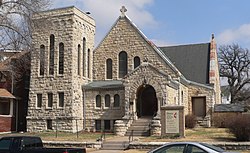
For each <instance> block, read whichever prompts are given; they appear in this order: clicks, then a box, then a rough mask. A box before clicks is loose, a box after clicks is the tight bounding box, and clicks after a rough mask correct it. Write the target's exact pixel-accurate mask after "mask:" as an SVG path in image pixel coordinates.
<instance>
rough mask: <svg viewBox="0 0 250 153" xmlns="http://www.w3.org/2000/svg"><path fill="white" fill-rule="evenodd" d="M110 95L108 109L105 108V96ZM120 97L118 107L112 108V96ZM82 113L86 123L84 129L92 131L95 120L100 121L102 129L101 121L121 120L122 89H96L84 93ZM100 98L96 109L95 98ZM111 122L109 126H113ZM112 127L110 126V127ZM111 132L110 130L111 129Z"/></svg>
mask: <svg viewBox="0 0 250 153" xmlns="http://www.w3.org/2000/svg"><path fill="white" fill-rule="evenodd" d="M107 94H108V95H110V107H105V95H107ZM115 94H118V95H119V96H120V107H114V95H115ZM84 95H85V98H84V101H85V104H84V107H85V108H84V113H85V115H84V116H85V118H84V120H85V121H86V122H85V123H86V124H85V126H86V127H85V128H86V129H87V130H92V129H93V126H94V124H95V120H102V128H103V127H104V124H103V120H111V121H112V122H113V121H114V120H117V119H121V118H122V117H123V116H124V114H125V113H124V110H125V109H124V107H125V105H124V89H123V88H116V89H96V90H87V91H84ZM97 95H100V96H101V107H100V108H99V107H96V96H97ZM112 122H111V124H113V123H112ZM111 127H112V125H111ZM111 130H112V129H111Z"/></svg>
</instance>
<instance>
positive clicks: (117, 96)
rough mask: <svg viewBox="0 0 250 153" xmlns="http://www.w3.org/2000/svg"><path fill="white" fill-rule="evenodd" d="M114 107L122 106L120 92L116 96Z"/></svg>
mask: <svg viewBox="0 0 250 153" xmlns="http://www.w3.org/2000/svg"><path fill="white" fill-rule="evenodd" d="M114 107H120V96H119V95H118V94H116V95H115V96H114Z"/></svg>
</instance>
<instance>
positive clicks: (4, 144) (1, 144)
mask: <svg viewBox="0 0 250 153" xmlns="http://www.w3.org/2000/svg"><path fill="white" fill-rule="evenodd" d="M10 144H11V140H10V139H2V140H1V141H0V149H3V150H8V149H9V148H10Z"/></svg>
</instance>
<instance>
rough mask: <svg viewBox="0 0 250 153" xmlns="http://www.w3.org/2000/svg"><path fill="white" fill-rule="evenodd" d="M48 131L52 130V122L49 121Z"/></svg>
mask: <svg viewBox="0 0 250 153" xmlns="http://www.w3.org/2000/svg"><path fill="white" fill-rule="evenodd" d="M47 130H52V120H51V119H49V120H47Z"/></svg>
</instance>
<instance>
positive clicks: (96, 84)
mask: <svg viewBox="0 0 250 153" xmlns="http://www.w3.org/2000/svg"><path fill="white" fill-rule="evenodd" d="M120 87H123V84H122V81H121V80H99V81H93V82H91V83H89V84H87V85H84V86H83V89H97V88H99V89H109V88H120Z"/></svg>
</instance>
